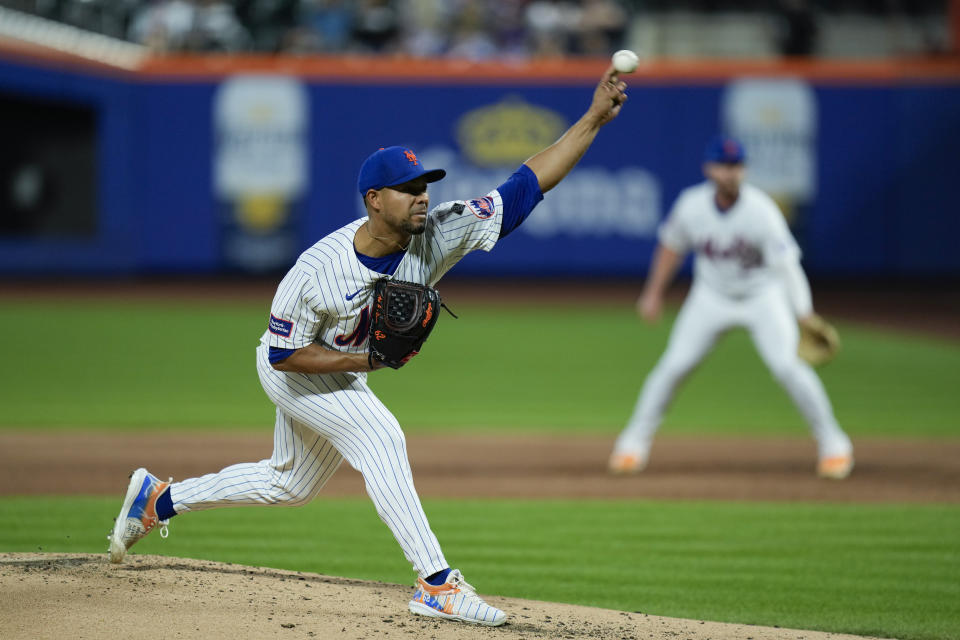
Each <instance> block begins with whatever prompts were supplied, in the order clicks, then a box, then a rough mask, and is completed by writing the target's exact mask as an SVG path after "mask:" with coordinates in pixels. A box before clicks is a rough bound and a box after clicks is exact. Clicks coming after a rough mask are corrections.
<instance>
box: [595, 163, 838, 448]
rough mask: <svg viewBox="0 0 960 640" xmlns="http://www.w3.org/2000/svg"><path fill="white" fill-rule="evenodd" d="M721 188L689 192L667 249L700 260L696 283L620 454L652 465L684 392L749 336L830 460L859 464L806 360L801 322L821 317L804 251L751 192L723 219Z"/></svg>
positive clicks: (770, 204) (675, 215) (672, 219)
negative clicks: (722, 352) (723, 351)
mask: <svg viewBox="0 0 960 640" xmlns="http://www.w3.org/2000/svg"><path fill="white" fill-rule="evenodd" d="M715 193H716V188H715V186H714V185H713V183H712V182H709V181H707V182H704V183H702V184H699V185H696V186H693V187H690V188H688V189H686V190H684V191H683V192H682V193H681V194H680V196H679V198H678V199H677V201H676V204H675V205H674V207H673V209H672V210H671V212H670V214H669V216H668V217H667V219H666V220H665V221H664V223H663V224H662V225H661V227H660V230H659V239H660V242H661V244H663V245H664V246H665V247H667V248H669V249H671V250H673V251H675V252H676V253H677V254H679V255H680V256H683V255H685V254H686V253H687V252H688V251H695V252H696V258H695V261H694V277H693V285H692V287H691V290H690V294H689V295H688V297H687V299H686V300H685V301H684V303H683V307H682V308H681V310H680V313H679V315H678V316H677V319H676V322H675V323H674V325H673V330H672V332H671V334H670V340H669V343H668V344H667V349H666V351H665V352H664V354H663V356H661V358H660V360H659V362H657V365H656V366H655V367H654V369H653V370H652V371H651V372H650V374H649V375H648V376H647V379H646V381H645V382H644V385H643V390H642V391H641V393H640V397H639V399H638V401H637V404H636V408H635V409H634V412H633V415H632V417H631V418H630V421H629V423H628V424H627V427H626V428H625V429H624V430H623V432H622V433H621V434H620V436H619V438H618V439H617V442H616V445H615V448H614V451H615V452H632V453H635V454H639V455H640V456H641V457H643V458H644V459H645V458H646V457H647V455H648V452H649V449H650V446H651V443H652V441H653V436H654V433H655V432H656V431H657V428H658V427H659V426H660V422H661V420H662V419H663V415H664V412H665V411H666V409H667V406H668V404H669V403H670V400H671V398H672V397H673V393H674V391H675V390H676V388H677V386H678V385H679V384H680V383H681V382H682V381H683V379H684V378H685V377H686V376H687V374H689V373H690V372H691V371H692V370H693V369H694V367H696V366H697V365H698V364H699V363H700V361H701V360H703V358H704V357H705V356H706V355H707V354H708V353H709V352H710V350H711V349H712V348H713V346H714V344H715V342H716V340H717V338H718V337H719V336H720V335H721V334H722V333H723V332H725V331H727V330H728V329H731V328H733V327H744V328H746V329H747V331H749V333H750V337H751V339H752V340H753V344H754V346H756V348H757V351H758V352H759V354H760V357H761V358H762V359H763V361H764V362H765V363H766V365H767V367H769V369H770V371H771V372H772V373H773V375H774V377H775V378H776V379H777V381H778V382H780V384H781V385H783V387H784V389H786V391H787V393H788V394H789V395H790V397H791V398H792V399H793V402H794V403H795V404H796V406H797V408H798V409H799V410H800V412H801V413H802V414H803V416H804V418H806V420H807V422H808V423H809V425H810V429H811V431H812V432H813V436H814V438H815V439H816V441H817V445H818V450H819V455H820V458H821V459H823V458H828V457H832V456H844V455H851V454H852V446H851V443H850V439H849V438H848V437H847V435H846V434H845V433H844V432H843V430H842V429H841V428H840V426H839V425H838V424H837V421H836V419H835V418H834V415H833V409H832V408H831V406H830V400H829V399H828V398H827V394H826V392H825V391H824V388H823V385H822V384H821V382H820V379H819V378H818V377H817V375H816V374H815V373H814V372H813V369H811V368H810V366H809V365H808V364H807V363H805V362H804V361H802V360H801V359H800V358H799V357H798V356H797V343H798V340H799V330H798V327H797V318H798V317H803V316H805V315H808V314H809V313H811V311H812V305H811V299H810V289H809V285H808V283H807V280H806V277H805V276H804V274H803V271H802V269H801V267H800V263H799V260H800V249H799V247H798V246H797V243H796V242H795V241H794V239H793V236H792V235H791V234H790V230H789V229H788V227H787V224H786V222H785V221H784V219H783V215H782V214H781V213H780V210H779V208H778V207H777V205H776V203H774V201H773V200H772V199H771V198H770V197H769V196H767V195H766V194H765V193H763V192H762V191H760V190H759V189H757V188H756V187H753V186H751V185H749V184H742V185H741V187H740V195H739V197H738V198H737V200H736V202H735V203H734V204H733V206H732V207H731V208H730V209H728V210H727V211H724V212H721V211H720V210H719V209H718V208H717V205H716V203H715V199H714V198H715Z"/></svg>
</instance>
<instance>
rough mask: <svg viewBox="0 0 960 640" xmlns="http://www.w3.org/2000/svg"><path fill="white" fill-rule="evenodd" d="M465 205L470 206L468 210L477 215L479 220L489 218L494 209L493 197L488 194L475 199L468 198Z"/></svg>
mask: <svg viewBox="0 0 960 640" xmlns="http://www.w3.org/2000/svg"><path fill="white" fill-rule="evenodd" d="M467 206H468V207H470V211H472V212H473V215H475V216H477V217H478V218H480V219H481V220H485V219H487V218H489V217H490V216H492V215H493V213H494V211H495V209H494V205H493V198H491V197H490V196H486V197H484V198H477V199H476V200H470V201H469V202H467Z"/></svg>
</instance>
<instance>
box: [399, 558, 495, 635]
mask: <svg viewBox="0 0 960 640" xmlns="http://www.w3.org/2000/svg"><path fill="white" fill-rule="evenodd" d="M409 607H410V613H413V614H416V615H419V616H429V617H431V618H445V619H447V620H459V621H461V622H469V623H472V624H482V625H486V626H488V627H499V626H500V625H502V624H503V623H504V622H506V621H507V614H505V613H504V612H503V611H500V609H497V608H496V607H491V606H490V605H488V604H487V603H486V602H484V601H483V599H482V598H480V596H478V595H477V592H476V591H474V590H473V587H471V586H470V585H469V584H468V583H467V581H466V580H464V579H463V575H461V573H460V571H459V570H458V569H454V570H453V571H451V572H450V575H448V576H447V581H446V582H445V583H443V584H441V585H438V586H433V585H431V584H429V583H427V582H426V581H425V580H424V579H423V578H417V590H416V592H415V593H414V594H413V599H412V600H411V601H410V605H409Z"/></svg>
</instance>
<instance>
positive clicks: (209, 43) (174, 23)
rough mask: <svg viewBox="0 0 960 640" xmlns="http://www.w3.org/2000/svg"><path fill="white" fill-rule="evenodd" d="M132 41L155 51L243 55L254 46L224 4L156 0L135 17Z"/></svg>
mask: <svg viewBox="0 0 960 640" xmlns="http://www.w3.org/2000/svg"><path fill="white" fill-rule="evenodd" d="M130 40H133V41H134V42H139V43H141V44H144V45H146V46H148V47H150V48H151V49H153V50H154V51H241V50H243V49H246V48H249V46H250V43H251V41H250V36H249V34H248V33H247V31H246V29H244V28H243V26H242V25H241V24H240V21H239V20H238V19H237V16H236V15H235V14H234V13H233V9H232V8H231V7H230V5H229V4H227V3H226V2H222V1H221V0H195V1H190V0H155V1H154V2H151V3H149V4H147V5H145V6H144V7H142V8H141V10H140V11H139V12H138V13H137V14H136V15H135V16H134V18H133V21H132V23H131V26H130Z"/></svg>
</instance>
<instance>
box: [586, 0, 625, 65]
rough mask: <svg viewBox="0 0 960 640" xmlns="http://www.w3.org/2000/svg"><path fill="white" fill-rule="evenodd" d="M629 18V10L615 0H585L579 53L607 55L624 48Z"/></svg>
mask: <svg viewBox="0 0 960 640" xmlns="http://www.w3.org/2000/svg"><path fill="white" fill-rule="evenodd" d="M628 20H629V16H628V15H627V12H626V11H625V10H624V8H623V7H622V6H620V4H618V3H617V2H615V0H585V2H583V9H582V12H581V14H580V25H579V34H578V35H579V42H578V47H577V53H580V54H583V55H588V56H606V55H609V54H610V53H612V52H614V51H616V50H617V49H621V48H623V40H624V35H625V34H626V32H627V26H628Z"/></svg>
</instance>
